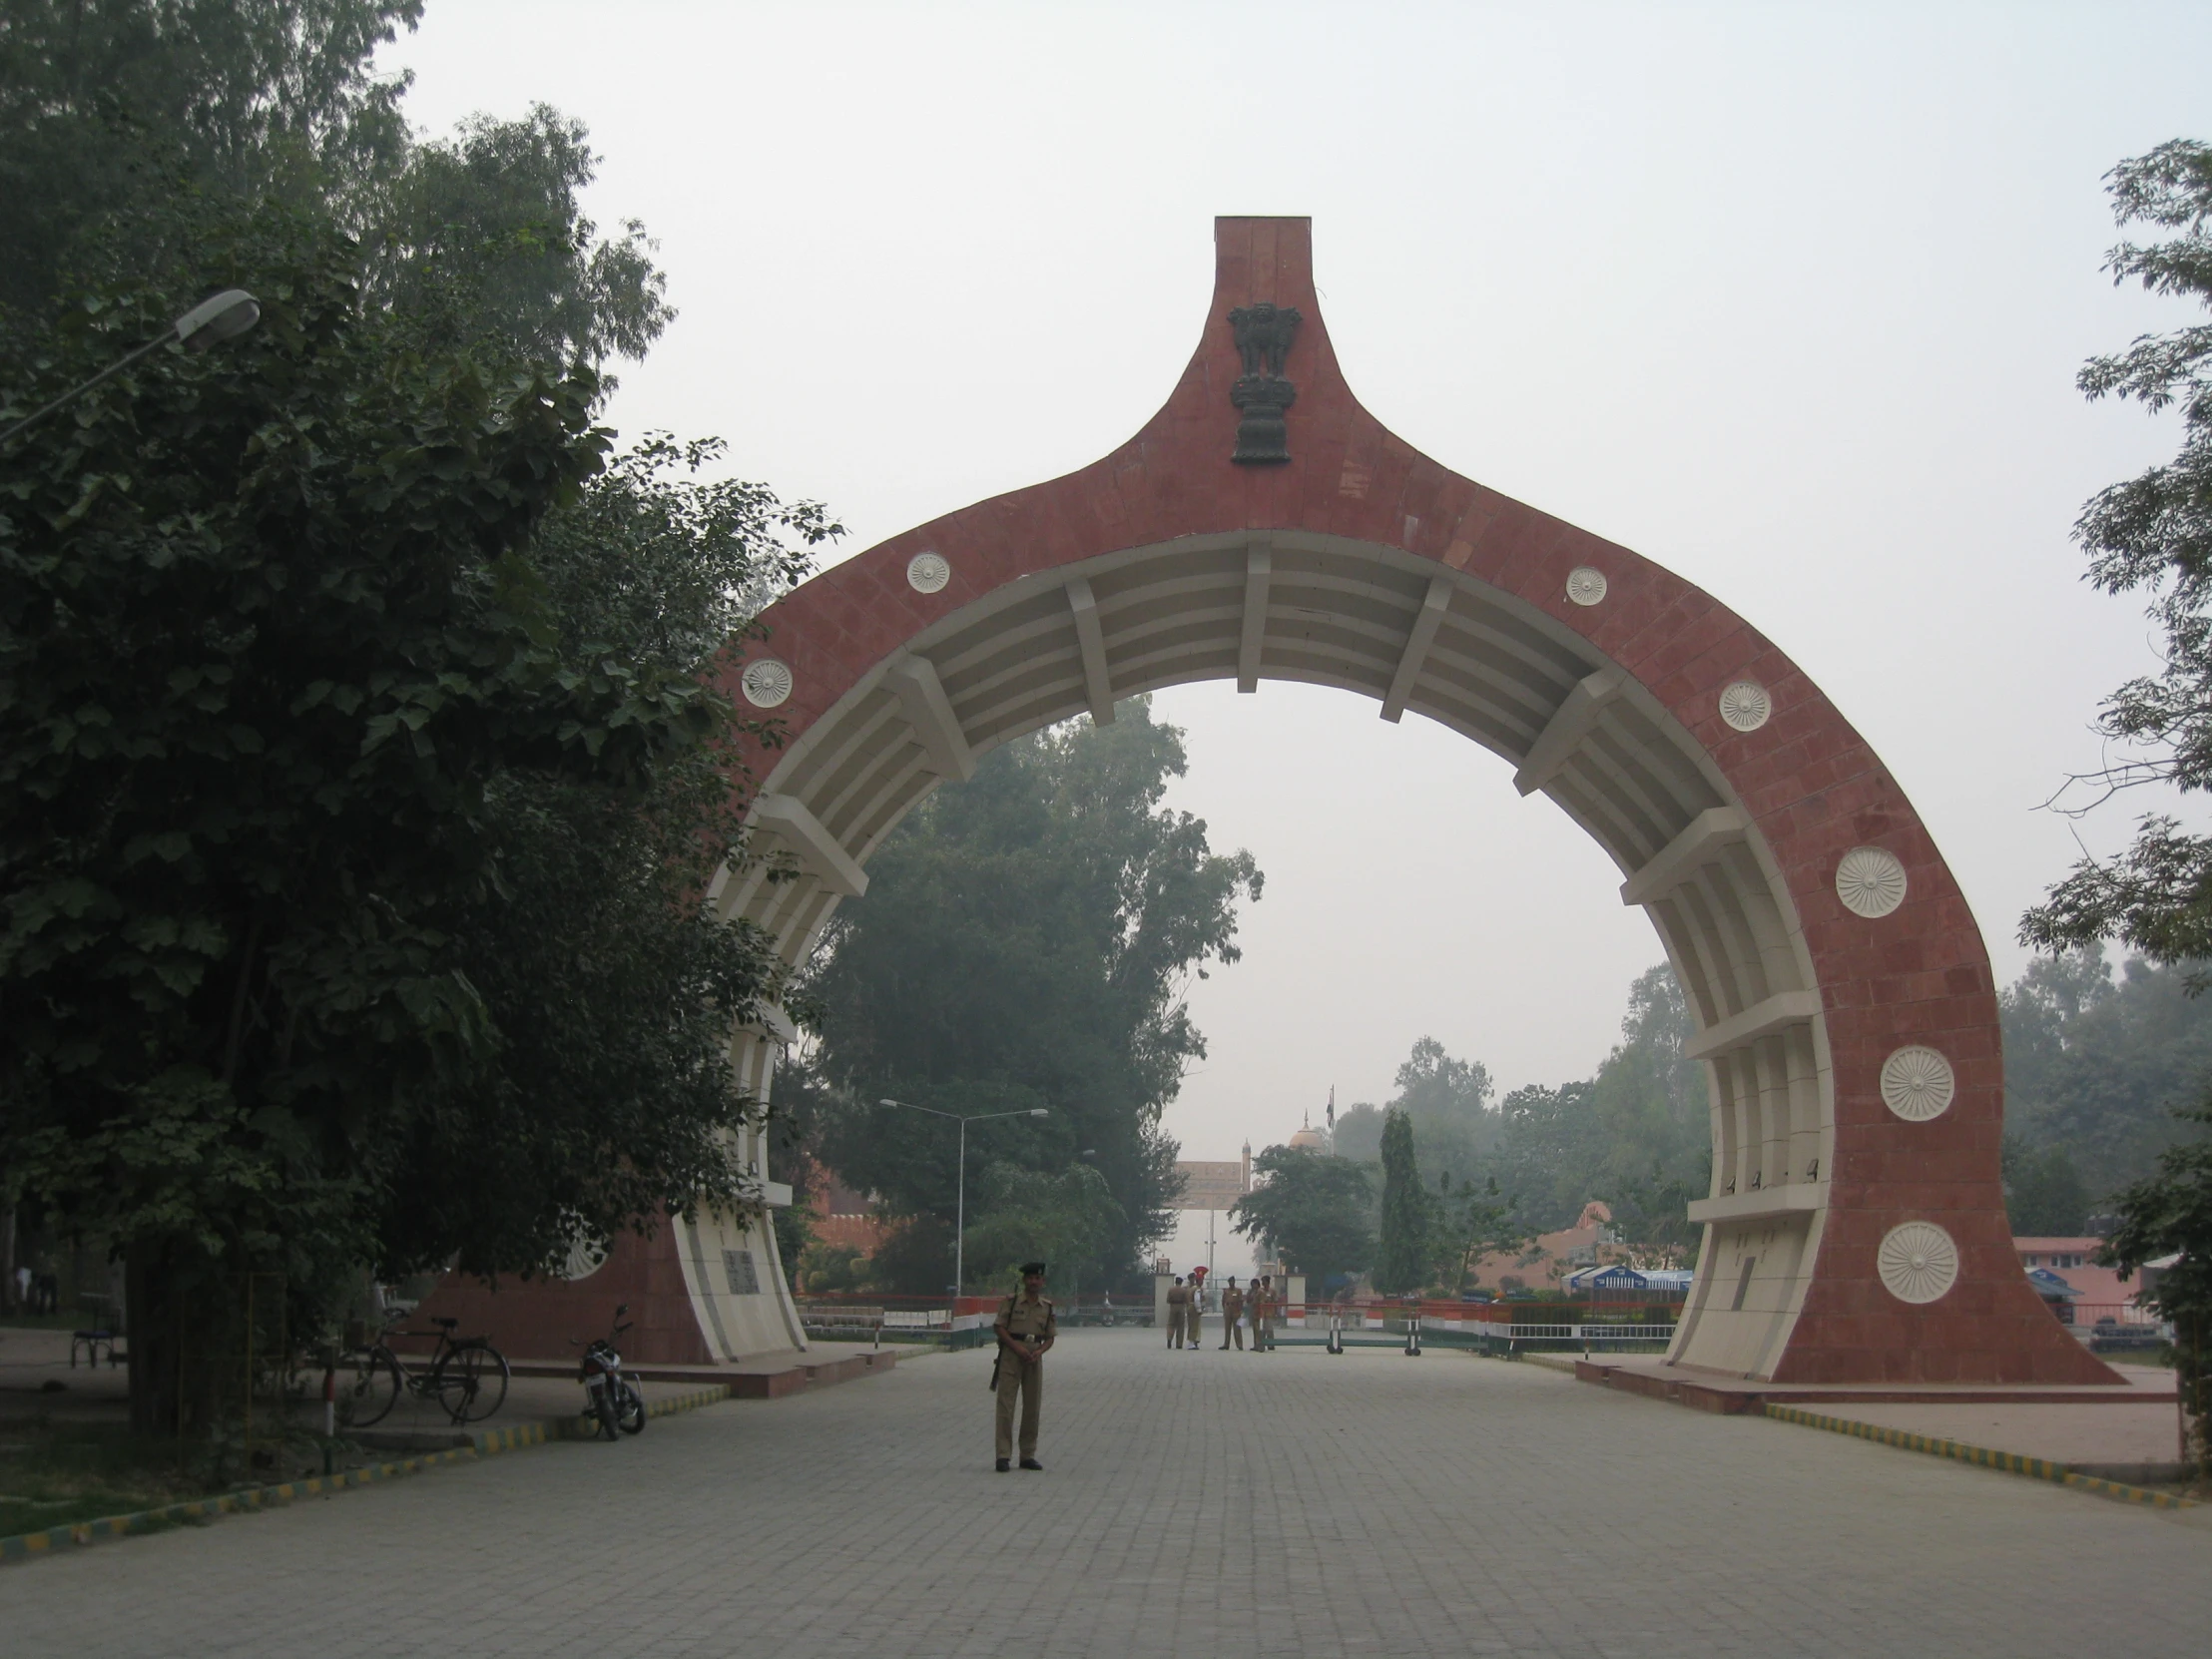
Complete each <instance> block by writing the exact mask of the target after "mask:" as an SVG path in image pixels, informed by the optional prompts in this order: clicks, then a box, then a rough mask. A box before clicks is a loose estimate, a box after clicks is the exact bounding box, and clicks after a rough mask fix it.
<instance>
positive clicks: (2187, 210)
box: [2020, 139, 2212, 963]
mask: <svg viewBox="0 0 2212 1659" xmlns="http://www.w3.org/2000/svg"><path fill="white" fill-rule="evenodd" d="M2107 184H2108V187H2109V190H2110V193H2111V196H2112V204H2113V215H2114V218H2115V219H2116V220H2117V221H2118V223H2119V224H2120V225H2121V226H2122V227H2126V226H2129V225H2137V224H2140V225H2146V226H2150V227H2154V228H2156V229H2158V230H2161V231H2166V232H2171V233H2173V234H2172V235H2170V236H2168V237H2166V238H2165V239H2164V240H2162V241H2156V242H2149V243H2135V242H2122V243H2120V244H2119V245H2118V246H2117V247H2115V248H2114V249H2112V251H2111V253H2110V254H2109V255H2108V256H2107V257H2106V261H2105V269H2106V270H2107V271H2109V272H2110V273H2111V274H2112V279H2113V282H2114V283H2115V284H2118V283H2122V282H2126V281H2129V280H2134V281H2139V282H2140V283H2141V284H2142V286H2143V287H2144V288H2145V289H2146V290H2147V291H2149V292H2151V293H2156V294H2162V295H2167V296H2169V297H2173V298H2181V299H2190V300H2194V301H2195V302H2196V303H2197V304H2199V305H2212V227H2208V221H2212V146H2208V145H2205V144H2200V143H2196V142H2193V141H2189V140H2178V139H2177V140H2175V141H2173V142H2171V143H2168V144H2162V145H2160V146H2159V147H2158V148H2157V149H2155V150H2153V151H2151V152H2150V153H2149V154H2147V155H2144V156H2138V157H2134V158H2131V159H2130V160H2127V161H2123V162H2122V163H2120V165H2119V166H2118V167H2116V168H2114V169H2113V170H2112V172H2111V174H2110V175H2109V177H2108V180H2107ZM2078 383H2079V385H2080V388H2081V390H2082V391H2083V392H2084V393H2085V394H2086V395H2087V396H2089V397H2091V398H2101V397H2118V398H2123V399H2127V400H2131V401H2133V402H2136V403H2138V404H2140V405H2141V406H2142V407H2143V408H2144V409H2146V410H2148V411H2151V412H2153V413H2156V412H2159V411H2163V410H2168V409H2175V410H2178V411H2179V413H2180V415H2181V444H2180V448H2179V450H2178V451H2177V452H2176V454H2175V456H2174V458H2173V459H2172V460H2171V461H2169V462H2167V463H2165V464H2164V465H2161V466H2154V467H2152V468H2150V469H2149V470H2148V471H2145V472H2143V473H2142V474H2140V475H2139V476H2137V477H2134V478H2130V479H2127V480H2125V481H2124V482H2121V483H2117V484H2114V485H2112V486H2111V487H2109V488H2108V489H2105V490H2103V491H2100V492H2099V493H2098V494H2097V495H2096V496H2095V497H2094V498H2093V499H2092V500H2091V501H2090V502H2089V503H2088V505H2087V506H2086V507H2084V508H2083V510H2082V513H2081V517H2080V518H2079V520H2078V521H2077V522H2076V523H2075V526H2074V536H2075V539H2076V540H2077V541H2079V542H2080V543H2081V545H2082V547H2083V548H2084V549H2085V550H2086V551H2087V553H2088V555H2089V579H2090V581H2091V582H2092V583H2093V584H2094V585H2095V586H2096V587H2098V588H2099V589H2101V590H2103V591H2104V592H2106V593H2115V594H2117V593H2133V592H2143V593H2146V594H2148V595H2149V596H2150V598H2151V606H2150V615H2151V617H2152V618H2153V620H2154V621H2155V622H2156V623H2157V624H2158V625H2159V627H2160V629H2161V630H2162V631H2163V633H2164V636H2165V642H2164V648H2163V652H2162V655H2163V659H2164V661H2163V663H2162V665H2161V668H2160V670H2159V672H2158V673H2157V674H2155V675H2146V676H2143V677H2141V678H2138V679H2136V680H2132V681H2130V682H2129V683H2128V684H2126V685H2124V686H2122V687H2121V688H2120V689H2119V690H2118V691H2117V692H2115V693H2114V694H2113V695H2112V696H2111V698H2109V699H2108V700H2107V701H2106V702H2105V704H2104V706H2103V709H2102V711H2101V713H2100V715H2099V718H2098V723H2097V724H2098V729H2099V730H2100V731H2101V732H2102V733H2103V734H2104V735H2105V737H2106V738H2108V739H2109V740H2111V742H2112V743H2113V744H2115V745H2116V746H2118V747H2119V748H2120V749H2121V751H2122V753H2123V755H2124V757H2125V758H2124V759H2123V760H2121V761H2120V762H2119V763H2118V764H2117V765H2115V766H2114V767H2112V768H2110V769H2108V770H2107V771H2105V772H2103V773H2101V774H2099V775H2098V776H2097V777H2096V778H2095V779H2093V780H2086V781H2077V782H2088V783H2091V784H2093V785H2096V786H2101V791H2100V793H2099V794H2098V796H2097V797H2096V799H2098V800H2102V799H2106V798H2108V797H2109V795H2110V794H2111V793H2112V792H2113V791H2115V790H2118V789H2122V788H2126V787H2128V786H2130V785H2135V784H2142V783H2151V782H2157V783H2163V784H2166V785H2169V786H2171V787H2173V788H2176V789H2178V790H2180V791H2182V792H2184V793H2195V792H2198V791H2202V790H2204V789H2206V788H2208V787H2212V324H2208V323H2204V322H2198V323H2192V324H2190V325H2187V326H2184V327H2181V328H2176V329H2173V330H2170V331H2168V332H2165V333H2159V334H2144V335H2142V336H2140V337H2138V338H2137V339H2136V340H2134V341H2133V342H2132V343H2131V344H2130V345H2129V347H2128V349H2127V350H2125V351H2123V352H2119V353H2116V354H2114V355H2111V356H2105V357H2096V358H2092V359H2091V360H2090V361H2089V362H2088V363H2087V364H2086V365H2085V366H2084V367H2083V368H2082V370H2081V373H2080V377H2079V382H2078ZM2020 936H2021V939H2022V941H2023V942H2025V943H2028V944H2033V945H2035V946H2037V947H2039V948H2042V949H2046V950H2057V949H2063V948H2066V947H2068V946H2079V945H2089V944H2094V943H2096V942H2098V941H2100V940H2102V939H2105V938H2109V937H2118V938H2120V939H2122V940H2124V941H2125V942H2126V943H2127V944H2129V945H2131V946H2133V947H2134V948H2135V949H2137V950H2140V951H2141V952H2142V953H2143V954H2144V955H2145V956H2147V957H2149V958H2150V959H2151V960H2152V961H2154V962H2161V963H2179V962H2193V961H2202V960H2204V959H2207V958H2212V836H2206V835H2203V834H2199V833H2197V832H2195V831H2193V830H2188V829H2186V828H2185V827H2184V826H2183V825H2182V823H2181V822H2180V821H2179V820H2177V819H2175V818H2173V817H2171V816H2169V815H2164V814H2152V815H2149V816H2147V817H2145V818H2144V819H2143V820H2142V821H2141V822H2140V824H2139V825H2138V827H2137V831H2136V835H2135V839H2134V842H2133V843H2132V845H2130V847H2129V848H2128V850H2127V851H2126V852H2125V853H2123V854H2121V855H2120V856H2119V857H2117V858H2114V859H2111V860H2100V859H2096V858H2090V857H2084V858H2083V859H2082V860H2081V861H2080V862H2079V863H2077V864H2076V865H2075V866H2074V869H2073V871H2072V872H2071V873H2070V874H2069V875H2068V876H2067V877H2066V878H2065V879H2064V880H2063V881H2061V882H2059V883H2058V884H2057V885H2056V886H2054V887H2053V888H2052V889H2051V891H2050V894H2049V897H2048V899H2047V900H2046V902H2044V903H2043V904H2042V905H2040V906H2038V907H2036V908H2034V909H2031V910H2029V911H2028V912H2027V914H2026V916H2025V917H2024V918H2023V920H2022V922H2021V927H2020Z"/></svg>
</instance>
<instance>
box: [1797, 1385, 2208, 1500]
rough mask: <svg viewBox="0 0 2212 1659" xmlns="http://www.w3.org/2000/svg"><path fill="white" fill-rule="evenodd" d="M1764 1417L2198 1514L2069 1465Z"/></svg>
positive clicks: (1840, 1424) (1883, 1431) (1808, 1414)
mask: <svg viewBox="0 0 2212 1659" xmlns="http://www.w3.org/2000/svg"><path fill="white" fill-rule="evenodd" d="M1764 1412H1765V1414H1766V1415H1767V1416H1769V1417H1772V1418H1773V1419H1775V1420H1776V1421H1777V1422H1794V1423H1797V1424H1799V1425H1800V1426H1802V1427H1805V1428H1824V1429H1826V1430H1828V1432H1830V1433H1831V1434H1849V1435H1850V1436H1851V1437H1852V1438H1853V1439H1858V1440H1873V1441H1875V1442H1876V1443H1877V1444H1880V1445H1887V1446H1896V1447H1898V1448H1899V1449H1900V1450H1903V1451H1919V1452H1925V1453H1927V1454H1928V1455H1929V1456H1931V1457H1949V1458H1952V1459H1954V1460H1956V1461H1958V1462H1961V1463H1971V1464H1973V1465H1974V1466H1975V1467H1976V1468H1984V1469H1996V1470H1999V1471H2001V1472H2002V1473H2005V1474H2019V1475H2025V1476H2026V1477H2027V1478H2028V1479H2030V1480H2048V1481H2051V1482H2053V1483H2054V1484H2057V1485H2061V1486H2073V1487H2076V1488H2078V1489H2079V1490H2081V1491H2085V1492H2095V1493H2096V1494H2097V1495H2098V1496H2100V1497H2109V1498H2116V1499H2118V1500H2119V1501H2120V1502H2122V1503H2141V1504H2147V1505H2149V1506H2150V1507H2151V1508H2154V1509H2194V1508H2195V1507H2196V1506H2197V1502H2198V1500H2197V1499H2196V1498H2193V1497H2176V1496H2175V1495H2174V1494H2172V1493H2171V1492H2154V1491H2149V1490H2147V1489H2145V1488H2144V1487H2141V1486H2130V1485H2128V1484H2126V1483H2125V1482H2124V1481H2119V1480H2106V1479H2104V1478H2103V1477H2102V1476H2099V1475H2093V1474H2080V1473H2077V1472H2076V1471H2075V1470H2073V1469H2072V1468H2070V1467H2068V1466H2067V1465H2066V1464H2064V1463H2054V1462H2051V1461H2050V1460H2049V1459H2048V1458H2045V1457H2028V1456H2023V1455H2022V1454H2021V1453H2019V1452H2017V1451H1991V1450H1990V1449H1989V1448H1988V1447H1986V1446H1978V1445H1967V1444H1965V1443H1964V1442H1963V1441H1960V1440H1945V1439H1940V1438H1938V1437H1936V1435H1933V1434H1915V1433H1913V1432H1911V1431H1910V1430H1909V1429H1904V1428H1884V1427H1882V1426H1880V1425H1879V1424H1876V1423H1871V1422H1857V1421H1854V1420H1853V1419H1852V1418H1850V1417H1830V1416H1823V1415H1822V1414H1821V1413H1820V1412H1818V1411H1807V1410H1804V1409H1802V1408H1800V1407H1798V1406H1795V1405H1777V1404H1775V1403H1774V1402H1773V1401H1771V1400H1770V1401H1768V1402H1767V1403H1766V1405H1765V1407H1764Z"/></svg>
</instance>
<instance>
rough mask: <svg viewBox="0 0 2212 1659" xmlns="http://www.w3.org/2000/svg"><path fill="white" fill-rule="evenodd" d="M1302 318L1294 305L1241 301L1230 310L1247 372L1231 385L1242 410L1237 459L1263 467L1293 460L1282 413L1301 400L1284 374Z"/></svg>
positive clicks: (1234, 457)
mask: <svg viewBox="0 0 2212 1659" xmlns="http://www.w3.org/2000/svg"><path fill="white" fill-rule="evenodd" d="M1301 320H1303V319H1302V318H1301V317H1300V315H1299V311H1298V307H1297V306H1296V305H1239V306H1238V307H1237V308H1236V309H1235V310H1233V311H1231V312H1230V313H1229V326H1230V327H1231V328H1232V329H1234V330H1235V331H1236V336H1237V353H1238V355H1239V356H1241V357H1243V358H1244V373H1243V374H1241V375H1239V376H1238V377H1237V383H1236V384H1235V385H1233V386H1231V387H1230V388H1229V401H1230V402H1232V403H1234V404H1236V406H1237V407H1238V408H1240V409H1242V410H1243V411H1244V418H1243V419H1242V420H1240V421H1238V422H1237V448H1236V452H1235V453H1234V454H1232V455H1231V456H1230V457H1229V458H1230V459H1231V460H1233V461H1244V462H1248V463H1255V464H1263V465H1264V464H1266V463H1269V462H1277V461H1287V460H1289V459H1290V458H1291V446H1290V445H1291V433H1290V428H1289V427H1288V426H1286V425H1285V424H1284V422H1283V416H1284V414H1285V413H1286V412H1287V411H1288V410H1289V408H1290V406H1291V405H1292V404H1293V403H1295V402H1297V401H1298V388H1297V387H1296V386H1294V385H1292V384H1291V382H1290V381H1288V380H1286V379H1284V378H1283V359H1284V358H1285V357H1288V356H1289V355H1290V354H1291V341H1293V340H1294V339H1296V338H1297V337H1298V325H1299V323H1300V321H1301Z"/></svg>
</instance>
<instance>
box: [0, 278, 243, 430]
mask: <svg viewBox="0 0 2212 1659" xmlns="http://www.w3.org/2000/svg"><path fill="white" fill-rule="evenodd" d="M261 319H262V303H261V301H260V300H259V299H256V298H255V297H254V296H253V295H252V294H251V293H248V292H247V291H246V290H245V289H244V288H225V289H224V290H223V291H222V292H221V293H218V294H215V295H213V296H212V297H210V298H207V299H203V300H201V301H200V303H199V304H197V305H195V306H193V308H192V309H191V310H189V311H187V312H185V314H184V315H183V316H181V317H179V318H178V319H177V320H176V321H175V322H173V323H171V324H170V325H169V327H168V328H167V329H165V330H164V331H163V332H161V333H159V334H156V335H155V336H154V337H153V338H152V339H150V340H148V341H147V342H146V343H145V344H144V345H142V346H140V347H139V348H138V349H137V350H136V351H133V352H130V353H128V354H127V355H125V356H121V357H118V358H117V359H116V360H115V361H114V362H112V363H110V364H108V366H107V367H106V368H103V369H102V370H101V371H100V372H99V373H98V374H95V375H94V376H93V377H92V378H91V379H89V380H87V381H85V382H84V384H82V385H80V386H73V387H71V388H70V389H69V390H68V391H65V392H63V393H62V394H61V396H59V397H57V398H55V399H54V401H53V402H51V403H48V404H45V405H44V406H42V407H40V408H36V409H33V410H32V411H31V412H30V413H29V414H27V415H25V416H24V417H23V418H22V419H21V420H19V421H17V422H16V423H15V424H14V425H13V426H10V427H9V428H8V429H7V430H6V431H5V432H0V443H6V442H7V441H8V439H10V438H12V437H14V436H15V435H16V433H18V432H20V431H22V430H23V428H24V427H26V426H28V425H30V424H31V423H32V422H33V421H38V420H44V419H45V418H46V417H47V416H48V415H50V414H52V413H53V412H54V411H55V410H56V409H59V408H64V407H66V406H68V405H69V404H71V403H74V402H75V401H76V400H77V399H78V398H80V397H82V396H84V394H85V393H86V392H88V391H90V390H92V388H93V387H94V386H97V385H98V384H99V383H100V382H101V381H103V380H105V379H106V378H107V377H108V376H109V375H111V374H120V373H122V372H123V370H125V369H127V368H129V367H130V366H131V365H132V364H133V363H135V362H137V361H138V360H139V358H141V357H143V356H145V355H146V354H147V352H149V351H152V350H154V349H155V348H156V347H157V346H163V345H167V344H168V343H169V342H170V341H171V340H177V341H179V342H180V343H182V344H184V345H189V346H190V347H192V349H193V350H195V351H205V350H207V349H208V347H209V346H211V345H216V344H219V343H220V342H222V341H224V340H227V339H231V338H234V337H236V336H237V335H239V334H243V333H245V332H246V330H247V329H249V328H251V327H253V326H254V324H255V323H257V322H259V321H261Z"/></svg>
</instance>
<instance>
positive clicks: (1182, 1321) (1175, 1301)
mask: <svg viewBox="0 0 2212 1659" xmlns="http://www.w3.org/2000/svg"><path fill="white" fill-rule="evenodd" d="M1190 1311H1191V1293H1190V1292H1189V1291H1187V1290H1185V1289H1184V1288H1183V1279H1182V1276H1181V1275H1180V1274H1178V1275H1177V1276H1176V1280H1175V1283H1174V1284H1172V1285H1170V1286H1169V1287H1168V1347H1170V1348H1181V1347H1182V1346H1183V1328H1184V1326H1185V1325H1186V1324H1187V1323H1188V1321H1189V1316H1190Z"/></svg>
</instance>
